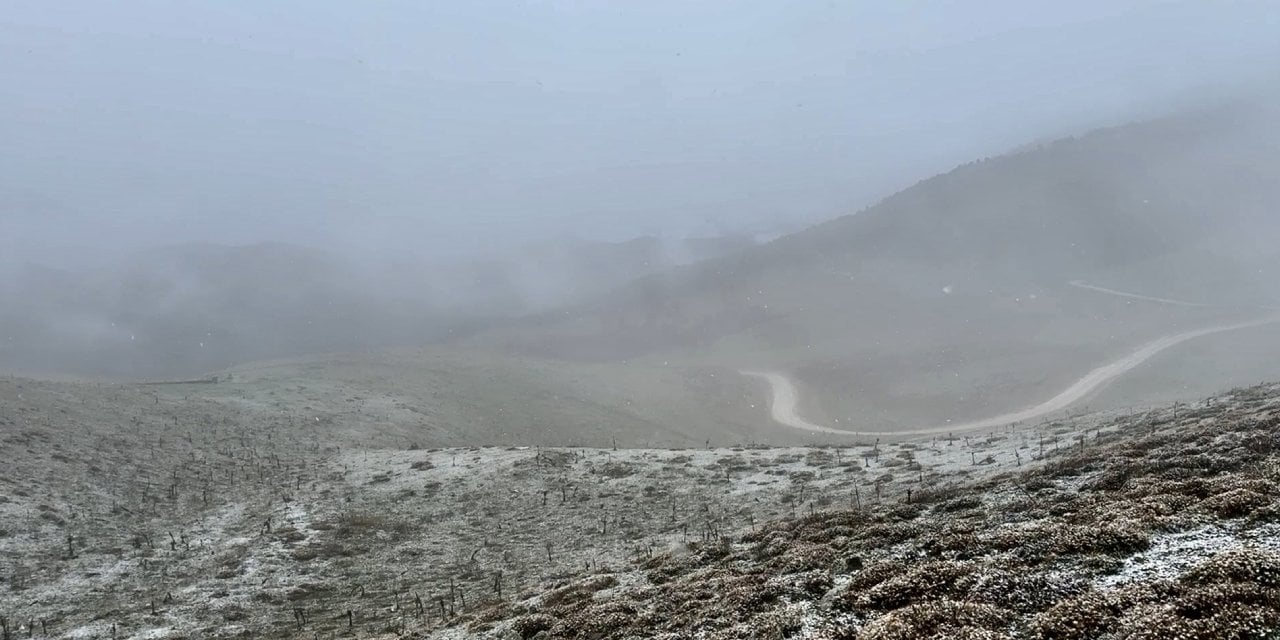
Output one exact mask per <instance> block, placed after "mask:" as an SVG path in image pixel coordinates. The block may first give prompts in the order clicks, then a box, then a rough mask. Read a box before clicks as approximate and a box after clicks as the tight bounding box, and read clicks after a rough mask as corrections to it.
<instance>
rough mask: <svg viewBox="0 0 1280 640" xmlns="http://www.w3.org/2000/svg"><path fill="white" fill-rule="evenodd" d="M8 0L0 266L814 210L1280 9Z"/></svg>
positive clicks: (1069, 113) (1111, 92)
mask: <svg viewBox="0 0 1280 640" xmlns="http://www.w3.org/2000/svg"><path fill="white" fill-rule="evenodd" d="M4 5H5V6H4V10H3V11H2V12H0V251H2V252H4V254H5V255H4V256H3V257H4V258H5V259H7V260H8V261H14V260H26V259H32V258H35V257H46V258H48V259H49V260H51V261H55V262H56V261H66V260H70V259H72V258H75V257H80V258H83V257H84V256H91V255H95V254H96V253H97V252H98V251H99V250H106V249H109V250H110V251H113V252H115V251H123V250H129V249H132V248H135V247H141V246H145V245H151V244H162V243H173V242H183V241H194V240H209V241H215V242H228V243H244V242H254V241H260V240H284V241H294V242H299V243H306V244H316V245H323V246H339V247H349V248H364V249H368V248H370V247H378V248H384V249H385V251H386V252H391V253H395V252H409V251H419V252H423V253H431V254H438V253H457V252H460V251H470V250H474V249H480V248H488V247H493V246H502V245H503V244H507V243H511V242H515V241H519V240H523V239H532V238H539V237H545V236H550V235H558V234H563V233H574V232H576V233H580V234H583V235H587V236H591V237H613V238H621V237H625V236H628V235H633V234H637V233H642V232H655V231H657V232H665V233H688V232H705V231H709V230H713V229H716V228H731V229H736V228H744V227H752V228H759V227H764V226H768V225H770V224H773V223H774V222H776V221H787V222H790V223H793V224H794V223H799V222H805V221H816V220H819V219H824V218H829V217H834V216H836V215H840V214H843V213H847V212H851V211H853V210H856V209H858V208H861V207H862V206H865V205H867V204H870V203H871V202H872V201H873V200H874V199H876V198H878V197H880V196H883V195H887V194H888V193H889V192H891V191H893V190H896V189H897V188H900V187H903V186H907V185H909V184H910V183H911V182H914V181H915V180H917V179H919V178H923V177H927V175H928V174H932V173H936V172H937V171H941V170H945V169H947V168H949V167H950V166H951V165H954V164H956V163H959V162H963V161H966V160H968V159H970V158H972V157H975V156H981V155H988V154H993V153H996V152H998V151H1001V150H1004V149H1006V148H1008V147H1012V146H1017V145H1019V144H1021V143H1024V142H1027V141H1030V140H1034V139H1039V138H1043V137H1048V136H1054V135H1058V134H1062V133H1069V132H1072V131H1074V130H1076V129H1080V128H1087V127H1090V126H1096V125H1103V124H1111V123H1113V122H1115V121H1117V120H1124V119H1128V118H1131V117H1137V116H1140V115H1142V114H1144V113H1151V112H1153V111H1158V110H1160V109H1161V108H1164V106H1165V105H1168V104H1172V103H1176V102H1179V101H1184V100H1190V99H1194V98H1195V97H1197V96H1202V95H1206V94H1208V93H1211V92H1217V91H1222V90H1226V89H1229V88H1231V87H1233V86H1235V85H1238V84H1239V83H1241V82H1245V81H1254V80H1256V79H1257V78H1259V77H1262V76H1265V75H1267V74H1274V73H1275V72H1276V70H1277V68H1276V67H1275V66H1272V67H1271V68H1268V66H1267V65H1274V64H1275V63H1274V61H1276V60H1280V37H1277V34H1278V33H1280V2H1276V1H1274V0H1270V1H1266V2H1227V1H1222V2H1210V1H1205V0H1197V1H1186V2H1156V1H1138V0H1134V1H1124V0H1083V1H1073V2H1061V1H1057V0H1055V1H1037V0H981V1H978V0H974V1H969V2H954V1H953V2H925V1H916V2H912V1H907V0H882V1H878V2H854V1H848V2H817V1H808V0H804V1H801V0H788V1H785V2H784V1H780V0H777V1H768V2H761V1H742V0H733V1H728V0H726V1H695V0H679V1H675V0H644V1H626V2H623V1H618V0H615V1H605V0H600V1H597V2H567V1H527V2H513V1H484V0H465V1H462V0H459V1H456V2H439V1H435V2H433V1H430V0H427V1H423V0H414V1H406V2H390V1H388V2H351V1H349V0H305V1H302V0H298V1H292V2H278V1H268V0H218V1H216V2H215V1H212V0H209V1H206V2H189V1H181V0H177V1H175V0H129V1H110V0H60V1H58V2H49V1H47V0H30V1H29V0H5V2H4Z"/></svg>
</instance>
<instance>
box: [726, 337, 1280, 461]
mask: <svg viewBox="0 0 1280 640" xmlns="http://www.w3.org/2000/svg"><path fill="white" fill-rule="evenodd" d="M1277 322H1280V315H1274V316H1268V317H1265V318H1261V319H1258V320H1252V321H1249V322H1239V323H1235V324H1228V325H1219V326H1215V327H1208V328H1205V329H1196V330H1194V331H1186V332H1183V333H1178V334H1173V335H1169V336H1165V337H1163V338H1158V339H1156V340H1152V341H1151V342H1148V343H1146V344H1144V345H1142V346H1141V347H1139V348H1138V349H1137V350H1136V351H1133V352H1132V353H1130V354H1129V355H1126V356H1124V357H1122V358H1120V359H1119V360H1116V361H1114V362H1111V363H1108V364H1105V365H1103V366H1101V367H1098V368H1097V369H1094V370H1093V371H1090V372H1089V373H1087V374H1085V376H1084V377H1082V378H1080V379H1079V380H1077V381H1076V382H1075V383H1073V384H1072V385H1071V386H1069V387H1067V388H1066V389H1065V390H1064V391H1062V392H1061V393H1059V394H1058V395H1056V396H1054V397H1052V398H1050V399H1048V400H1046V401H1044V402H1042V403H1040V404H1038V405H1035V406H1033V407H1028V408H1026V409H1021V410H1018V411H1013V412H1010V413H1005V414H1001V415H998V416H994V417H991V418H984V419H981V420H972V421H969V422H958V423H952V424H947V425H942V426H937V427H929V428H925V429H911V430H904V431H852V430H847V429H833V428H831V427H826V426H822V425H818V424H814V423H812V422H809V421H808V420H805V419H804V418H803V417H801V416H800V415H799V413H798V412H797V407H796V405H797V404H798V402H799V393H798V392H797V391H796V386H795V384H794V383H793V382H792V381H791V379H790V378H788V377H787V376H786V375H785V374H782V373H777V372H763V371H746V370H743V371H739V373H741V374H742V375H745V376H751V377H757V378H763V379H764V380H766V381H767V382H768V383H769V386H770V387H771V388H772V389H773V399H772V401H771V403H770V412H771V414H772V416H773V420H774V421H775V422H777V423H778V424H781V425H783V426H787V427H792V428H796V429H804V430H807V431H818V432H822V433H840V434H846V435H857V436H921V435H935V434H942V433H955V432H959V431H976V430H980V429H992V428H995V427H1001V426H1005V425H1009V424H1013V423H1015V422H1025V421H1028V420H1035V419H1037V418H1042V417H1044V416H1047V415H1050V414H1053V413H1057V412H1059V411H1062V410H1064V409H1066V408H1067V407H1069V406H1071V405H1072V404H1075V403H1076V402H1079V401H1080V400H1082V399H1084V398H1085V397H1086V396H1088V395H1089V394H1090V393H1093V392H1094V391H1097V390H1098V389H1100V388H1102V387H1103V386H1105V385H1107V384H1108V383H1110V382H1111V381H1113V380H1115V379H1116V378H1119V377H1120V376H1122V375H1124V374H1126V373H1128V372H1129V371H1131V370H1133V369H1134V368H1136V367H1138V366H1139V365H1141V364H1142V363H1144V362H1146V361H1148V360H1150V359H1151V358H1153V357H1155V356H1156V355H1158V354H1159V353H1161V352H1162V351H1165V350H1167V349H1171V348H1173V347H1176V346H1178V345H1180V344H1182V343H1184V342H1188V341H1190V340H1195V339H1197V338H1203V337H1205V336H1209V335H1213V334H1216V333H1226V332H1228V331H1238V330H1241V329H1249V328H1253V327H1261V326H1265V325H1269V324H1275V323H1277Z"/></svg>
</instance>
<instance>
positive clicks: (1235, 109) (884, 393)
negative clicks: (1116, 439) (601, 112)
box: [475, 104, 1280, 426]
mask: <svg viewBox="0 0 1280 640" xmlns="http://www.w3.org/2000/svg"><path fill="white" fill-rule="evenodd" d="M1277 176H1280V118H1278V117H1277V110H1276V109H1274V108H1269V107H1258V106H1254V105H1243V104H1240V105H1234V106H1230V107H1224V108H1219V109H1213V110H1206V111H1202V112H1197V113H1192V114H1185V115H1180V116H1177V117H1169V118H1165V119H1161V120H1156V121H1151V122H1144V123H1138V124H1132V125H1127V126H1123V127H1116V128H1111V129H1104V130H1099V131H1095V132H1092V133H1088V134H1086V135H1082V136H1079V137H1075V138H1069V139H1065V140H1061V141H1058V142H1054V143H1051V144H1047V145H1043V146H1039V147H1036V148H1033V149H1029V150H1024V151H1021V152H1018V153H1013V154H1010V155H1006V156H1001V157H998V158H993V159H984V160H981V161H976V162H973V163H969V164H966V165H963V166H961V167H958V168H956V169H955V170H953V171H951V172H948V173H946V174H943V175H939V176H936V177H933V178H930V179H928V180H924V181H922V182H920V183H918V184H916V185H915V186H913V187H911V188H908V189H906V190H904V191H902V192H900V193H898V194H896V195H894V196H892V197H890V198H887V199H886V200H884V201H882V202H881V203H879V204H877V205H875V206H873V207H871V208H869V209H867V210H864V211H862V212H859V213H857V214H855V215H849V216H844V217H841V218H837V219H835V220H832V221H830V222H827V223H824V224H821V225H818V226H816V227H813V228H810V229H807V230H805V231H802V232H799V233H796V234H792V235H789V236H785V237H783V238H780V239H778V240H776V241H774V242H771V243H768V244H765V245H761V246H758V247H754V248H749V249H746V250H744V251H741V252H738V253H734V254H731V255H728V256H725V257H722V258H718V259H714V260H709V261H706V262H703V263H699V264H697V265H693V266H690V267H686V268H682V269H677V270H674V271H671V272H668V273H664V274H659V275H655V276H651V277H648V278H645V279H643V280H641V281H639V282H637V283H635V284H633V285H630V286H627V287H624V288H622V289H620V290H618V291H615V292H613V293H611V294H609V295H606V296H602V297H598V298H596V299H594V300H592V301H590V302H588V303H585V304H582V305H579V306H576V307H574V308H571V309H568V310H562V311H558V312H556V313H554V314H547V315H545V316H542V317H539V318H534V319H532V320H531V321H529V322H528V323H526V324H524V325H521V326H515V327H509V328H508V329H506V330H504V331H501V332H491V333H486V334H484V335H482V336H480V337H478V338H476V339H475V341H476V342H481V343H484V344H488V345H496V346H499V347H500V348H503V349H507V350H509V351H512V352H516V353H523V354H533V355H538V356H543V357H548V356H549V357H558V358H565V359H572V360H591V361H623V360H633V359H636V358H652V359H661V360H672V359H676V360H688V361H694V362H699V363H705V362H711V363H717V364H723V365H728V366H735V367H748V368H760V367H763V366H766V365H768V366H772V367H774V368H779V369H784V370H792V371H796V372H799V373H800V374H801V378H802V380H801V382H802V383H806V384H808V385H810V386H812V387H815V388H816V390H817V391H818V396H819V397H823V396H825V398H826V400H825V401H819V404H824V402H825V404H824V406H823V408H825V409H829V410H828V416H827V417H829V418H830V419H832V420H835V419H839V418H841V417H844V418H846V419H860V420H874V421H880V422H882V423H883V424H882V425H880V426H891V425H892V424H896V423H902V422H906V421H910V422H916V421H922V420H927V421H928V422H927V423H928V424H936V423H937V421H939V420H949V419H957V420H958V419H965V418H982V417H985V416H988V415H995V414H998V413H1002V412H1004V411H1005V410H1008V409H1010V408H1015V407H1017V406H1022V405H1026V404H1034V403H1033V402H1031V401H1032V400H1037V401H1038V400H1043V399H1044V398H1047V397H1050V396H1052V395H1053V394H1054V393H1056V392H1057V391H1059V390H1061V387H1062V386H1063V385H1064V384H1065V383H1066V382H1067V381H1068V380H1070V379H1071V376H1073V375H1074V376H1077V377H1078V376H1079V375H1081V374H1082V373H1084V372H1086V371H1088V370H1089V369H1091V368H1092V367H1093V366H1097V365H1098V364H1101V363H1102V362H1103V361H1105V360H1106V358H1108V357H1111V356H1114V355H1116V354H1117V353H1118V352H1123V351H1125V350H1127V349H1129V348H1130V347H1132V346H1133V345H1136V344H1140V343H1141V342H1143V341H1146V340H1149V339H1152V338H1155V337H1158V336H1161V335H1165V334H1168V333H1175V332H1176V330H1177V329H1178V328H1180V327H1187V326H1193V327H1194V326H1201V325H1208V324H1212V323H1215V322H1219V321H1222V320H1223V319H1224V318H1236V317H1239V316H1247V315H1250V314H1252V313H1254V312H1255V311H1254V310H1253V309H1251V308H1250V307H1252V306H1256V305H1259V304H1264V303H1267V304H1271V303H1274V302H1275V301H1277V300H1280V284H1278V283H1280V279H1277V278H1275V277H1274V276H1275V274H1276V267H1277V261H1276V252H1275V251H1274V249H1272V248H1270V247H1271V246H1272V245H1274V240H1275V239H1280V221H1278V220H1277V219H1276V216H1275V215H1274V212H1275V206H1276V204H1277V203H1280V183H1278V182H1277V181H1276V180H1275V178H1276V177H1277ZM1267 240H1270V242H1268V241H1267ZM1075 280H1085V281H1088V282H1093V283H1097V284H1103V285H1108V286H1114V287H1121V288H1124V289H1126V290H1131V291H1140V292H1143V293H1145V294H1147V295H1149V296H1151V297H1169V298H1184V299H1195V300H1203V301H1205V302H1207V303H1209V306H1206V307H1203V308H1167V307H1165V306H1162V305H1159V304H1156V303H1141V302H1138V301H1135V300H1133V299H1128V300H1124V299H1117V298H1112V297H1108V296H1106V295H1103V294H1099V293H1096V292H1090V291H1084V290H1079V289H1076V288H1072V287H1070V286H1069V282H1071V281H1075ZM1011 404H1012V406H1010V405H1011ZM809 413H819V412H816V411H813V410H811V411H810V412H809Z"/></svg>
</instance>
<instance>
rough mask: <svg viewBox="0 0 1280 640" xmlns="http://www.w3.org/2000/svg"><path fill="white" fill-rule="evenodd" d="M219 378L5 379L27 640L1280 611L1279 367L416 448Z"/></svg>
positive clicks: (1207, 630) (4, 495) (1120, 624)
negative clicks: (1196, 383) (845, 439)
mask: <svg viewBox="0 0 1280 640" xmlns="http://www.w3.org/2000/svg"><path fill="white" fill-rule="evenodd" d="M220 384H221V383H220ZM220 384H219V385H193V386H188V387H181V386H177V387H163V388H161V387H136V386H114V385H84V384H59V383H50V382H40V381H32V380H22V379H3V380H0V455H3V457H4V459H5V460H7V461H9V462H8V464H6V465H5V466H4V467H3V468H2V469H0V487H2V488H3V491H0V515H2V516H3V526H2V527H0V561H2V564H0V566H3V567H4V573H3V579H4V584H3V589H0V624H3V625H5V626H6V627H7V629H8V631H9V633H10V634H11V637H27V636H29V635H34V636H36V637H52V638H92V637H100V638H109V637H112V636H113V635H114V636H115V637H119V638H157V639H163V638H193V637H200V638H234V637H255V638H315V637H316V636H320V637H322V638H323V637H362V638H388V639H389V638H405V637H451V638H460V637H472V636H475V637H491V638H503V639H507V638H519V637H524V638H532V637H535V636H537V634H538V633H539V632H542V635H541V636H537V637H541V638H561V637H563V638H605V637H618V638H640V637H670V638H678V637H708V638H719V637H724V638H739V637H761V638H782V637H800V638H903V639H906V638H930V637H934V638H973V637H983V638H1002V637H1035V638H1045V639H1049V638H1085V637H1105V638H1113V637H1114V638H1139V637H1147V636H1144V635H1142V634H1143V633H1145V632H1147V631H1148V630H1151V629H1155V628H1159V629H1162V630H1169V629H1176V630H1180V631H1182V632H1183V635H1182V636H1180V637H1188V638H1205V639H1208V638H1223V639H1229V638H1255V637H1264V636H1262V635H1259V634H1253V635H1250V633H1249V632H1248V630H1250V629H1253V630H1258V629H1266V628H1272V629H1274V628H1275V627H1276V626H1277V625H1280V620H1277V619H1276V618H1275V617H1274V616H1275V615H1276V611H1280V608H1277V597H1278V596H1277V593H1276V589H1277V587H1278V586H1280V583H1277V578H1276V572H1277V571H1280V558H1278V557H1277V556H1276V554H1277V553H1280V549H1277V548H1276V545H1275V541H1276V540H1277V539H1278V536H1277V534H1278V533H1280V531H1277V522H1278V520H1277V510H1278V508H1280V503H1277V497H1278V496H1280V490H1277V483H1280V475H1278V474H1277V470H1278V469H1280V466H1277V465H1278V459H1277V455H1278V453H1277V452H1280V442H1278V441H1277V439H1276V424H1277V419H1278V413H1277V412H1278V411H1280V409H1278V407H1280V387H1276V386H1265V387H1257V388H1251V389H1241V390H1236V391H1234V392H1230V393H1226V394H1222V395H1219V396H1216V397H1214V398H1211V399H1209V400H1207V401H1204V402H1197V403H1195V404H1194V405H1192V406H1188V405H1180V406H1178V405H1175V406H1172V407H1164V408H1162V409H1159V410H1154V411H1149V412H1144V413H1142V414H1136V415H1120V416H1116V415H1093V416H1085V417H1081V418H1078V419H1075V420H1072V421H1061V422H1054V423H1049V424H1045V425H1043V426H1040V427H1036V428H1031V427H1028V428H1024V429H1020V430H1011V429H999V430H993V431H988V432H984V433H976V434H971V435H968V436H957V437H945V436H939V437H929V438H922V439H917V440H913V441H907V442H900V443H893V444H891V443H877V442H874V441H870V440H868V441H863V442H860V443H850V444H849V445H847V446H821V447H789V448H769V447H762V446H736V447H729V446H711V447H705V446H697V447H691V448H672V449H619V450H615V449H613V448H610V447H604V448H578V447H575V448H567V447H453V448H441V447H433V446H430V445H429V444H426V445H417V444H414V443H409V444H398V443H400V442H403V439H404V437H405V436H406V435H407V434H405V433H403V432H400V431H398V429H400V428H401V427H398V426H396V425H393V424H388V423H387V422H385V421H371V422H369V423H367V424H358V425H355V426H357V427H358V428H351V427H352V426H353V425H352V423H351V422H349V420H348V418H347V417H344V416H331V415H327V414H322V415H312V414H310V413H308V411H309V410H310V408H309V407H307V406H305V405H303V404H299V405H297V406H294V407H292V408H291V410H289V411H283V410H280V409H278V408H272V407H261V406H258V405H256V404H255V403H253V402H244V401H242V400H237V399H236V398H235V397H234V396H235V395H236V394H229V395H228V397H222V398H218V397H205V396H203V395H202V391H204V390H207V389H208V388H209V387H217V386H220ZM319 391H323V390H319ZM380 425H382V426H380ZM418 435H420V436H422V437H423V438H424V440H425V441H426V442H428V443H430V442H431V438H432V437H433V436H432V434H431V433H429V432H424V433H421V434H418ZM1084 629H1089V630H1097V631H1098V632H1099V633H1101V634H1102V635H1098V634H1093V632H1092V631H1089V632H1085V631H1082V630H1084ZM1108 634H1109V635H1108Z"/></svg>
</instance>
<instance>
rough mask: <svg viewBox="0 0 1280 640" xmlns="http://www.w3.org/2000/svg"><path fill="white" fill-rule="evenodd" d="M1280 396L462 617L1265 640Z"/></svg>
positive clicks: (1272, 605)
mask: <svg viewBox="0 0 1280 640" xmlns="http://www.w3.org/2000/svg"><path fill="white" fill-rule="evenodd" d="M1278 391H1280V389H1277V388H1276V387H1270V388H1257V389H1251V390H1245V391H1240V392H1237V393H1234V394H1232V395H1230V396H1228V397H1225V398H1219V399H1217V400H1216V401H1215V402H1213V403H1212V404H1209V405H1203V404H1202V405H1201V406H1199V407H1196V408H1186V407H1184V408H1182V409H1181V410H1180V411H1175V410H1173V409H1164V410H1161V411H1157V412H1153V413H1150V414H1147V415H1145V416H1135V417H1132V418H1125V419H1123V420H1122V423H1123V424H1124V425H1125V428H1124V429H1123V430H1121V431H1116V432H1106V433H1103V432H1099V434H1098V436H1097V437H1089V438H1086V439H1084V440H1082V441H1081V442H1080V446H1078V447H1077V446H1068V447H1067V448H1065V449H1062V450H1060V451H1057V452H1055V453H1054V454H1052V455H1050V456H1049V457H1048V464H1047V465H1045V466H1042V467H1039V468H1035V469H1032V470H1026V471H1019V472H1016V473H1006V474H1003V475H1000V476H997V477H993V478H989V479H987V480H983V481H980V482H976V483H972V484H968V485H955V486H950V487H947V488H945V489H933V490H929V489H925V488H918V489H917V490H916V492H915V494H914V496H912V497H910V498H909V499H907V498H906V497H903V496H899V498H898V499H897V500H894V501H891V502H890V503H886V504H880V505H874V506H869V507H866V508H863V509H858V510H843V511H840V510H837V511H824V512H821V513H815V514H813V515H810V516H808V517H799V518H790V519H785V520H781V521H777V522H773V523H769V524H766V525H764V526H761V527H759V528H753V529H752V530H751V531H749V532H743V533H740V534H737V535H723V536H712V537H710V538H708V539H705V540H703V541H701V542H700V543H699V544H696V545H694V544H691V545H689V548H688V549H687V550H683V551H681V552H674V553H666V554H660V555H656V556H651V557H647V558H643V559H640V560H637V561H636V562H635V563H634V565H633V566H632V567H631V568H630V570H629V572H628V571H622V572H598V573H595V574H594V575H591V572H587V574H585V575H583V576H582V577H580V578H579V579H577V580H575V581H569V582H567V583H566V584H565V586H562V587H561V588H559V589H558V590H555V591H547V592H544V593H542V594H541V595H539V596H536V597H531V598H529V599H527V600H523V601H518V602H511V603H505V602H504V603H499V604H495V605H492V606H491V607H490V608H488V609H486V610H482V611H478V612H476V613H474V614H472V615H469V616H466V617H464V618H463V619H461V620H459V621H458V623H457V624H460V625H461V624H466V625H468V627H469V628H470V629H471V630H472V631H475V632H480V633H482V634H483V635H485V636H486V637H524V638H529V637H533V636H534V635H535V634H537V633H540V632H541V633H542V634H543V635H540V636H538V637H543V638H588V637H589V638H641V637H643V638H691V637H698V638H744V637H752V638H850V639H852V638H858V639H867V640H870V639H895V640H897V639H901V640H908V639H913V640H914V639H920V638H937V639H942V638H1041V639H1085V638H1157V637H1178V638H1197V639H1205V640H1209V639H1222V640H1226V639H1233V638H1264V637H1274V636H1275V634H1276V633H1280V543H1277V538H1276V534H1277V533H1280V502H1278V501H1277V498H1280V486H1278V484H1277V483H1278V482H1280V439H1277V434H1276V431H1275V429H1276V424H1277V420H1280V416H1278V413H1280V412H1278V410H1277V406H1280V398H1278V397H1277V392H1278Z"/></svg>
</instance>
